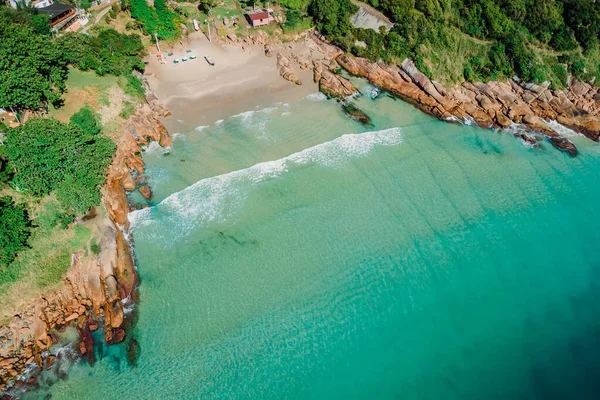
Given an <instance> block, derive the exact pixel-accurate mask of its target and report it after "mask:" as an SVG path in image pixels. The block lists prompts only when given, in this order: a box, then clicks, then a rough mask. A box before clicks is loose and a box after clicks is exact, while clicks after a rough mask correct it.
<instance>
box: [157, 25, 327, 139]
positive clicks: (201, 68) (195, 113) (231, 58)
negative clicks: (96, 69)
mask: <svg viewBox="0 0 600 400" xmlns="http://www.w3.org/2000/svg"><path fill="white" fill-rule="evenodd" d="M187 43H188V46H187V48H188V49H190V50H192V51H191V52H190V53H186V52H185V49H184V48H183V47H182V46H178V48H175V49H173V56H169V57H167V63H166V64H161V63H160V62H159V61H158V58H157V56H156V49H154V53H151V54H150V55H149V56H148V57H147V61H148V65H147V67H146V71H147V76H148V81H149V83H150V86H151V87H152V89H153V90H154V92H155V94H156V96H157V97H158V98H159V99H160V100H162V101H163V102H164V104H165V106H166V107H167V109H169V110H170V111H171V112H172V113H173V117H170V118H167V119H166V120H165V121H164V122H165V125H166V126H167V129H169V131H170V132H172V133H175V132H185V131H188V130H191V129H193V128H195V127H196V126H199V125H207V124H210V123H212V122H214V121H217V120H219V119H223V118H225V117H228V116H230V115H233V114H238V113H241V112H244V111H247V110H252V109H255V108H256V107H262V106H264V107H267V106H268V105H270V104H272V103H273V102H275V101H292V100H294V99H297V98H300V97H304V96H307V95H308V94H310V93H315V92H317V91H318V87H317V85H316V84H315V83H314V82H313V79H312V71H309V70H305V71H302V70H300V68H298V67H297V66H296V67H295V69H296V72H297V74H298V76H299V78H300V80H301V81H302V83H303V84H302V85H301V86H298V85H296V84H294V83H292V82H289V81H286V80H285V79H283V78H282V77H281V76H280V75H279V72H278V70H277V66H276V63H277V59H276V57H275V56H273V57H266V56H265V55H264V51H263V48H262V46H245V49H242V47H241V45H219V44H215V43H211V42H209V41H208V39H207V38H206V37H205V36H204V35H202V34H201V33H199V32H197V33H194V34H193V35H191V36H190V39H189V40H188V42H187ZM301 45H302V44H299V43H295V44H293V45H290V44H282V45H274V46H273V49H274V51H273V54H274V55H275V54H277V52H278V51H283V52H284V53H288V52H289V50H290V49H289V46H293V47H297V46H301ZM162 50H163V54H164V50H165V49H162ZM191 54H194V55H196V57H197V58H196V59H195V60H188V61H186V62H182V61H181V58H182V57H188V58H189V56H190V55H191ZM205 55H209V56H210V57H212V59H213V60H214V62H215V65H214V66H210V65H209V64H208V63H207V62H206V60H205V59H204V56H205ZM175 58H179V60H180V62H179V63H178V64H174V63H173V60H174V59H175ZM183 121H185V122H183Z"/></svg>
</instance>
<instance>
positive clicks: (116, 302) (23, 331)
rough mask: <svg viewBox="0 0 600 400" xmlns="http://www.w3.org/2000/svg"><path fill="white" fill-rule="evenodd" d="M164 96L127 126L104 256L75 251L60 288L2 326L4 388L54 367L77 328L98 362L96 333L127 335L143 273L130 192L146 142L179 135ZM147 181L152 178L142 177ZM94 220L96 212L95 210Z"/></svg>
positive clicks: (102, 226)
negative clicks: (56, 351)
mask: <svg viewBox="0 0 600 400" xmlns="http://www.w3.org/2000/svg"><path fill="white" fill-rule="evenodd" d="M165 114H168V113H165V111H164V107H162V104H160V103H158V102H157V101H154V102H152V101H151V102H149V104H144V105H142V106H140V107H139V108H138V110H137V113H136V114H135V115H134V116H133V117H132V118H130V119H129V120H128V121H127V122H126V123H125V125H124V126H123V127H122V131H121V135H120V136H119V139H118V141H117V151H116V154H115V157H114V159H113V163H112V164H111V166H110V167H109V171H108V174H107V177H106V184H105V186H104V187H103V189H102V200H103V204H104V207H105V209H106V210H107V213H108V217H109V218H108V219H104V220H102V221H98V223H97V226H98V229H99V231H100V234H99V241H98V250H97V254H96V253H94V252H88V253H89V254H86V253H85V252H83V251H79V252H76V253H73V255H72V258H71V267H70V268H69V270H68V271H67V274H66V277H65V279H64V281H63V284H62V285H61V287H60V288H58V289H54V290H52V291H50V292H47V293H44V294H42V295H40V296H39V297H38V298H37V299H35V300H34V301H32V302H30V303H29V304H28V305H27V306H25V307H24V308H23V309H22V310H20V312H19V313H18V314H15V315H14V316H13V318H12V320H11V321H10V322H9V323H8V324H5V325H4V326H2V327H0V393H2V391H3V390H4V389H6V388H7V385H9V384H10V383H11V382H16V384H17V385H19V384H24V383H26V381H28V380H30V379H34V378H30V377H26V379H25V381H15V379H16V378H17V377H18V376H19V375H20V374H22V373H23V372H24V371H25V369H26V368H28V367H29V368H31V369H32V370H34V371H39V370H41V369H42V368H47V369H49V368H51V367H52V365H53V363H54V362H55V360H56V357H55V356H54V355H52V354H50V353H49V352H48V350H49V349H50V347H51V346H52V345H53V344H55V343H57V342H58V340H59V337H60V336H61V333H62V332H64V331H65V330H66V329H67V327H69V326H71V327H74V328H76V329H77V331H78V332H79V336H80V342H79V344H78V345H77V348H78V349H79V352H80V353H81V354H82V355H85V357H86V358H87V359H88V361H89V362H93V361H94V360H93V357H94V351H93V340H92V336H91V334H90V332H92V331H95V330H97V329H98V328H99V327H100V326H103V328H104V339H105V341H106V343H108V344H111V343H120V342H122V341H123V340H124V339H125V335H126V332H125V329H124V328H125V324H126V318H125V312H124V309H123V307H124V305H125V304H127V303H129V302H133V301H135V297H136V296H135V294H136V293H135V288H136V285H137V273H136V271H135V267H134V263H133V259H132V256H131V251H130V248H129V243H128V242H127V240H126V238H125V234H124V231H126V230H127V229H128V228H129V223H128V220H127V212H128V203H127V196H126V191H131V190H134V189H135V188H136V185H137V183H136V180H135V179H134V177H133V175H136V176H137V175H141V174H143V172H144V163H143V161H142V158H141V146H142V145H145V144H147V143H148V142H149V141H158V142H159V143H160V144H161V145H164V146H170V145H171V143H172V140H171V138H170V136H169V134H168V133H167V131H166V129H165V128H164V126H163V125H162V124H161V123H160V121H159V120H158V116H159V115H165ZM143 182H145V181H143ZM90 215H91V216H90V217H89V219H91V218H94V216H95V215H96V214H95V213H90Z"/></svg>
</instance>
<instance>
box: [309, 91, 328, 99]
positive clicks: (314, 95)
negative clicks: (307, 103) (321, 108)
mask: <svg viewBox="0 0 600 400" xmlns="http://www.w3.org/2000/svg"><path fill="white" fill-rule="evenodd" d="M305 99H307V100H312V101H323V100H327V96H325V95H324V94H323V93H321V92H318V93H311V94H309V95H308V96H306V97H305Z"/></svg>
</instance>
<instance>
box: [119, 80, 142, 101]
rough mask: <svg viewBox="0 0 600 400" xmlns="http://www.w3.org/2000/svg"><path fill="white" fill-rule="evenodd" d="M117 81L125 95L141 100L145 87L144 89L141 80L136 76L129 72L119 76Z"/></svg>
mask: <svg viewBox="0 0 600 400" xmlns="http://www.w3.org/2000/svg"><path fill="white" fill-rule="evenodd" d="M117 82H118V83H119V86H120V87H121V89H123V91H124V92H125V94H126V95H128V96H131V97H134V98H136V99H139V100H143V99H144V98H145V96H146V89H144V86H142V82H141V81H140V80H139V79H138V78H137V77H135V76H133V75H131V74H129V75H125V76H121V77H119V80H118V81H117Z"/></svg>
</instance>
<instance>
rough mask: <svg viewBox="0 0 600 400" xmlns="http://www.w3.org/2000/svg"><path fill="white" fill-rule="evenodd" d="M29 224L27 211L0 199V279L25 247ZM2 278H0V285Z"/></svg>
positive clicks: (9, 200) (11, 202) (4, 199)
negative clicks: (0, 272)
mask: <svg viewBox="0 0 600 400" xmlns="http://www.w3.org/2000/svg"><path fill="white" fill-rule="evenodd" d="M29 235H30V222H29V217H28V214H27V210H26V208H25V207H23V206H17V205H15V204H14V202H13V200H12V199H11V198H10V197H1V198H0V271H2V272H3V273H2V274H0V277H4V275H5V274H4V272H6V269H7V267H8V265H10V263H11V262H12V261H13V260H14V258H15V256H16V255H17V254H18V253H19V252H20V251H21V250H23V249H24V248H25V247H26V246H27V238H28V237H29ZM3 279H4V278H0V285H1V284H2V281H3Z"/></svg>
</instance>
